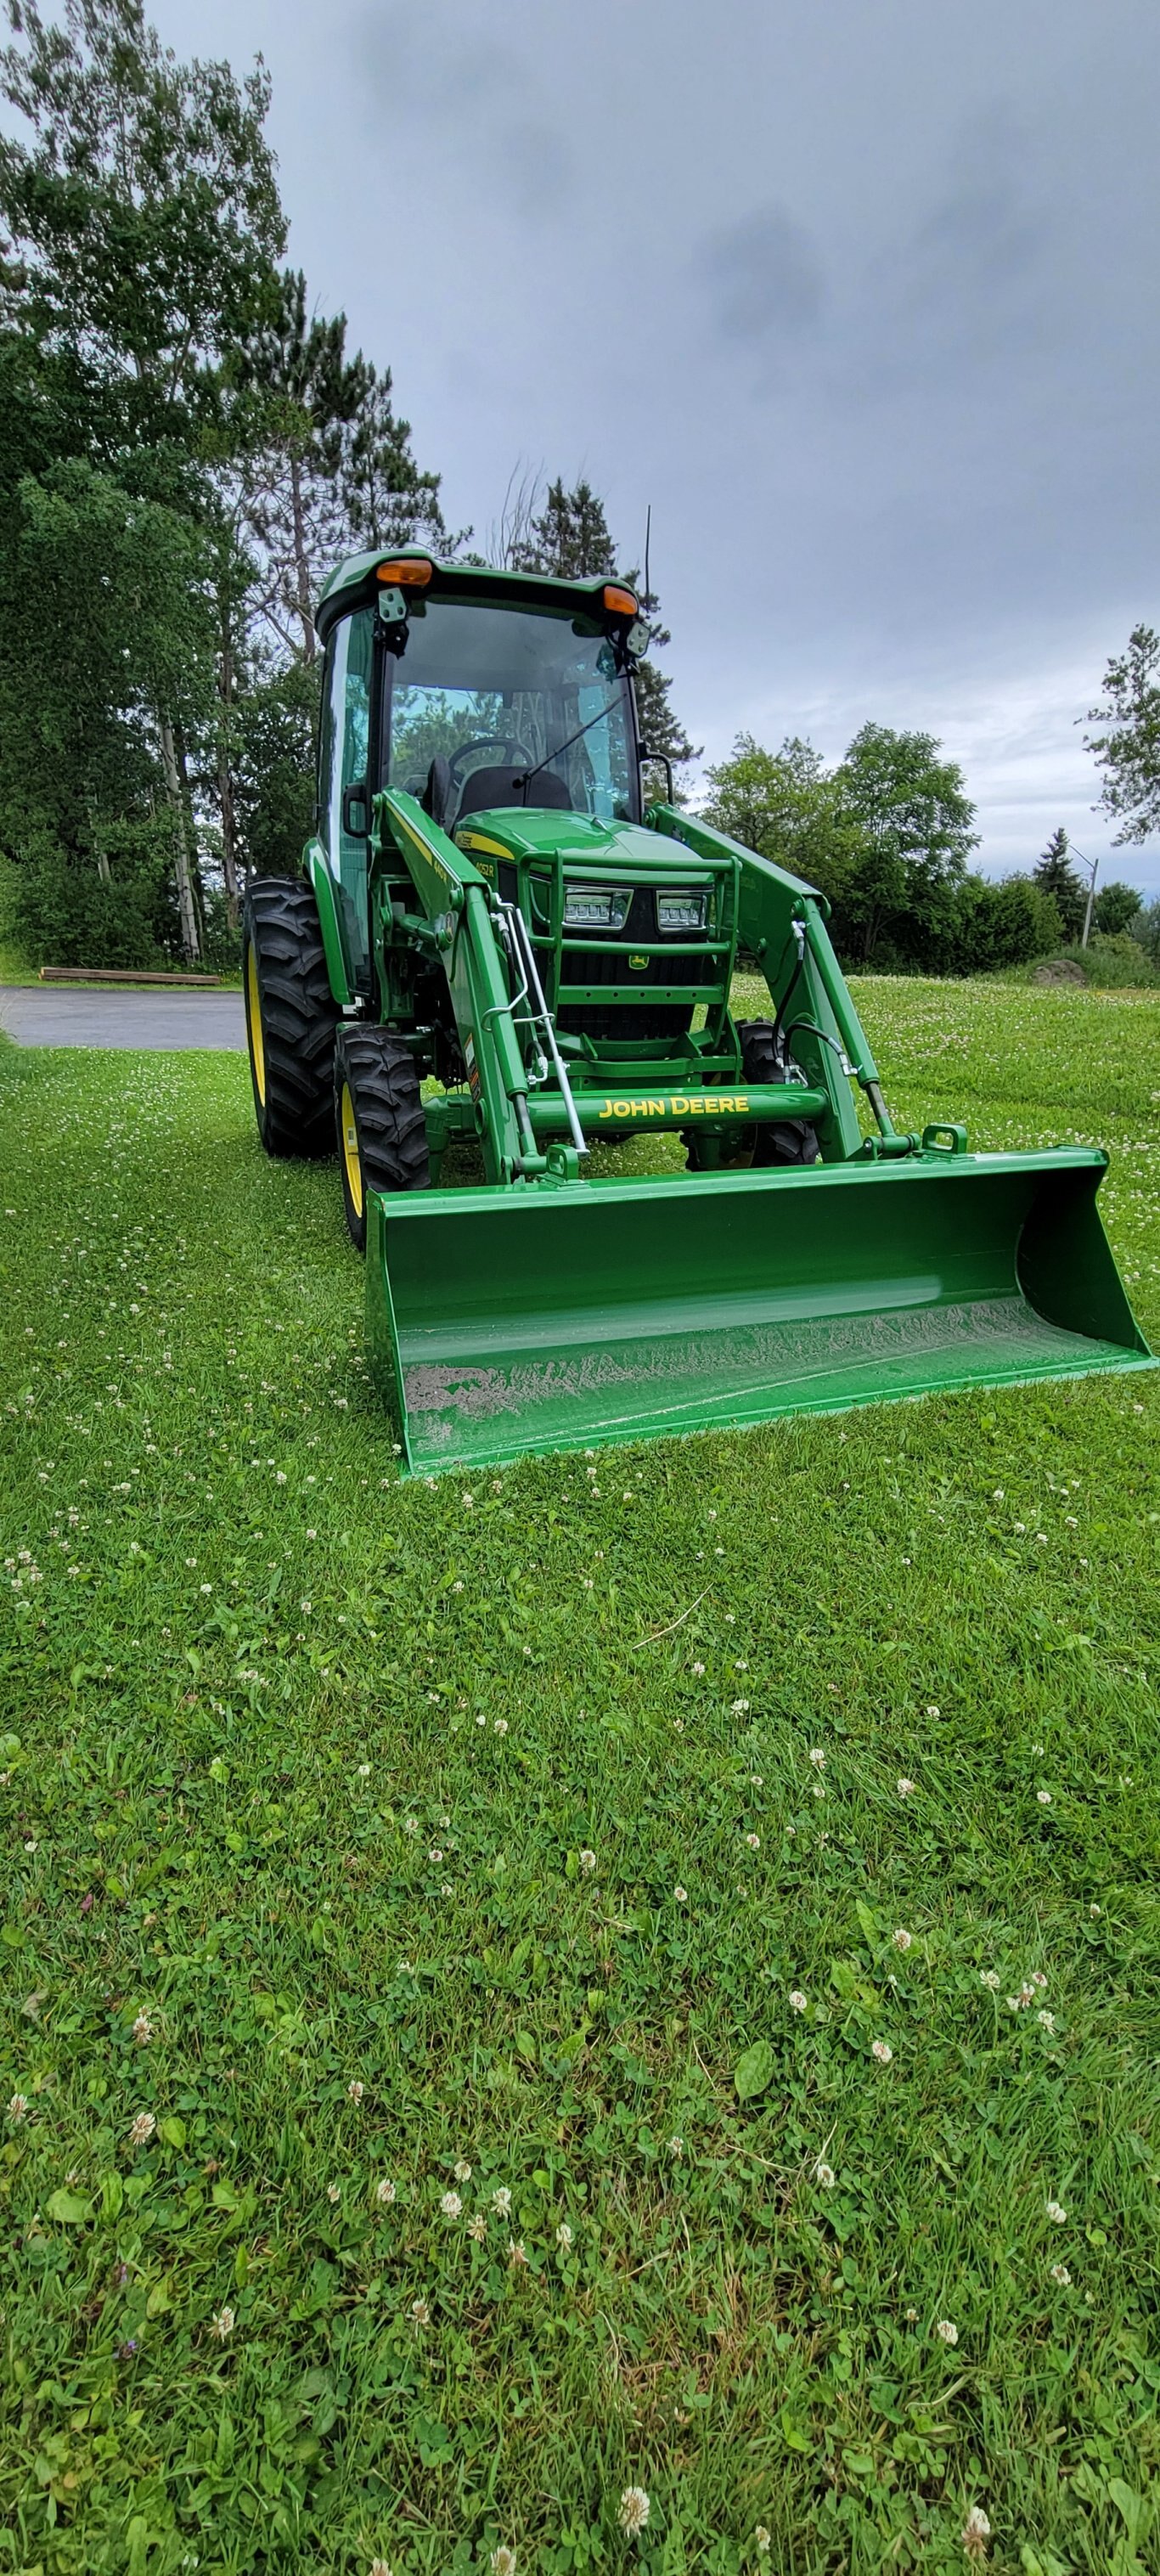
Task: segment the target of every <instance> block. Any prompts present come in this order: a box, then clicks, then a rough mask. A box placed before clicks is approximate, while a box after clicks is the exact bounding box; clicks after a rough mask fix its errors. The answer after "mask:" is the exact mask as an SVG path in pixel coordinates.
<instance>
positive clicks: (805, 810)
mask: <svg viewBox="0 0 1160 2576" xmlns="http://www.w3.org/2000/svg"><path fill="white" fill-rule="evenodd" d="M706 780H707V784H708V789H709V794H708V797H707V799H706V803H705V807H704V813H705V820H706V822H708V823H711V824H712V825H713V826H714V827H715V829H716V830H717V831H719V832H728V833H730V834H731V835H732V837H733V839H734V840H735V841H741V842H742V843H743V844H744V846H745V848H746V849H749V850H757V851H759V852H760V854H761V856H762V857H763V858H767V859H775V860H776V861H777V863H778V865H779V866H780V867H784V868H788V869H789V870H790V872H791V874H792V875H794V876H800V877H803V878H804V879H805V880H806V882H807V884H809V885H812V886H817V888H818V889H819V892H820V893H822V894H824V895H826V896H827V897H828V898H829V900H830V902H831V903H834V902H837V901H838V900H839V899H840V897H841V893H842V889H843V888H844V886H845V884H846V882H847V879H848V877H849V874H850V871H851V868H852V867H853V866H854V865H855V864H856V861H857V858H858V856H859V854H860V850H861V832H860V828H859V826H858V825H857V824H856V823H853V822H852V821H851V819H850V818H849V816H848V815H847V814H846V813H845V812H844V810H843V807H842V800H841V793H840V789H839V786H838V782H837V780H836V779H835V777H834V775H833V773H832V772H830V771H827V770H826V769H825V768H824V766H823V763H822V760H821V756H820V754H819V753H818V752H816V751H815V750H814V747H813V744H812V743H809V742H802V741H801V740H800V739H799V738H798V737H796V736H792V737H790V738H789V739H788V740H787V741H785V742H783V744H782V747H781V750H780V751H779V752H773V751H764V750H763V749H762V746H761V744H760V743H759V742H756V741H755V740H754V737H753V735H752V734H748V733H742V734H738V736H737V739H736V741H735V743H734V745H733V750H732V753H731V755H730V757H729V759H728V760H725V761H721V762H719V763H718V765H717V766H716V767H715V768H711V769H709V770H707V771H706Z"/></svg>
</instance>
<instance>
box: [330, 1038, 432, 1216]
mask: <svg viewBox="0 0 1160 2576" xmlns="http://www.w3.org/2000/svg"><path fill="white" fill-rule="evenodd" d="M334 1132H335V1136H336V1138H337V1141H338V1167H339V1171H340V1173H341V1175H342V1203H343V1207H344V1208H345V1210H346V1222H347V1230H348V1232H349V1235H350V1239H351V1242H352V1243H353V1244H354V1245H355V1246H356V1247H357V1249H358V1251H359V1252H365V1251H366V1242H367V1193H368V1191H370V1190H426V1189H429V1188H430V1186H431V1165H430V1161H429V1158H428V1153H427V1121H426V1118H425V1117H424V1114H423V1097H422V1093H421V1091H420V1088H419V1076H418V1074H417V1073H416V1071H415V1061H414V1057H413V1056H412V1054H411V1050H410V1048H409V1047H408V1046H405V1045H404V1043H403V1040H402V1039H401V1038H396V1037H392V1035H391V1032H390V1030H389V1029H372V1028H360V1027H359V1025H358V1023H357V1022H355V1023H354V1024H353V1025H352V1024H351V1022H349V1021H347V1022H346V1023H345V1024H344V1026H343V1027H342V1028H341V1029H340V1030H339V1033H338V1042H337V1045H336V1047H335V1050H334Z"/></svg>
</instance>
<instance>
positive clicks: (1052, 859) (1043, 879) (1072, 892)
mask: <svg viewBox="0 0 1160 2576" xmlns="http://www.w3.org/2000/svg"><path fill="white" fill-rule="evenodd" d="M1068 848H1069V843H1068V837H1067V833H1066V832H1065V830H1064V828H1063V825H1062V823H1059V824H1057V826H1056V828H1055V830H1054V832H1053V833H1052V835H1051V838H1050V840H1049V842H1048V844H1047V847H1046V849H1045V850H1044V852H1043V856H1042V858H1041V859H1040V860H1039V862H1038V865H1037V866H1036V868H1035V871H1034V874H1035V883H1036V885H1037V886H1039V887H1040V889H1041V891H1042V892H1043V893H1044V894H1049V895H1052V896H1053V897H1054V900H1055V903H1056V906H1057V908H1058V912H1059V918H1060V921H1061V922H1062V924H1063V933H1064V937H1065V939H1078V938H1079V936H1080V933H1081V931H1082V930H1083V926H1084V920H1085V918H1086V915H1087V887H1086V886H1085V885H1084V884H1083V882H1082V880H1081V879H1080V878H1079V877H1078V876H1077V875H1076V872H1075V869H1074V868H1073V866H1072V864H1071V860H1070V859H1069V857H1068V855H1067V853H1068Z"/></svg>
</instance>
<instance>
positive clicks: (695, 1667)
mask: <svg viewBox="0 0 1160 2576" xmlns="http://www.w3.org/2000/svg"><path fill="white" fill-rule="evenodd" d="M689 1670H690V1672H694V1673H696V1674H697V1676H698V1678H699V1677H700V1675H701V1674H702V1673H703V1672H704V1670H705V1667H704V1665H703V1664H691V1665H690V1667H689Z"/></svg>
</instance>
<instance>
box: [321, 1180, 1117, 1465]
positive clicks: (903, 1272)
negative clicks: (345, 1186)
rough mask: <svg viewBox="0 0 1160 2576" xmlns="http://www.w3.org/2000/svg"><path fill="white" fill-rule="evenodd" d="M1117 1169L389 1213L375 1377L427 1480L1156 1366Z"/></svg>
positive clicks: (570, 1197)
mask: <svg viewBox="0 0 1160 2576" xmlns="http://www.w3.org/2000/svg"><path fill="white" fill-rule="evenodd" d="M1106 1162H1107V1157H1106V1156H1105V1155H1104V1154H1102V1153H1098V1152H1093V1151H1090V1150H1087V1149H1080V1148H1078V1147H1077V1148H1072V1147H1063V1148H1060V1149H1059V1150H1058V1151H1055V1152H1051V1153H1041V1154H987V1155H974V1154H967V1153H955V1154H944V1153H937V1152H929V1153H924V1154H917V1155H914V1156H913V1157H911V1158H909V1159H906V1160H897V1161H890V1162H887V1161H883V1162H863V1161H861V1160H859V1161H857V1162H847V1163H831V1164H818V1165H815V1166H814V1167H813V1168H812V1169H807V1170H800V1169H799V1170H796V1171H795V1170H784V1171H778V1170H765V1171H757V1172H744V1173H709V1174H705V1175H701V1176H696V1177H692V1176H690V1177H685V1176H681V1177H679V1178H678V1177H674V1178H673V1180H671V1181H668V1180H655V1179H650V1180H647V1181H635V1182H634V1181H594V1182H580V1183H575V1182H573V1183H569V1184H566V1185H564V1186H561V1187H558V1188H548V1187H533V1188H527V1189H504V1190H496V1189H486V1190H435V1191H430V1192H425V1193H423V1194H422V1195H421V1196H415V1197H404V1196H402V1195H401V1194H399V1195H395V1194H391V1195H389V1196H385V1197H384V1196H378V1195H372V1196H371V1198H370V1200H369V1220H370V1222H369V1229H368V1243H367V1298H368V1333H369V1342H370V1350H371V1357H372V1366H373V1367H374V1370H375V1374H376V1377H377V1379H378V1381H379V1383H380V1384H381V1385H382V1387H383V1389H384V1392H385V1393H386V1394H387V1395H388V1397H389V1399H390V1400H391V1401H393V1404H394V1406H395V1409H396V1412H397V1414H398V1418H399V1421H400V1425H401V1431H402V1437H403V1441H404V1444H405V1452H406V1458H407V1464H408V1468H409V1470H410V1472H412V1473H415V1474H434V1473H437V1472H438V1471H439V1470H440V1469H443V1468H449V1467H454V1468H457V1469H458V1470H459V1471H460V1472H470V1471H471V1470H472V1469H475V1468H480V1467H484V1466H491V1465H495V1464H500V1463H502V1462H503V1461H505V1460H508V1459H511V1458H515V1457H517V1456H519V1455H520V1454H521V1453H523V1452H525V1451H528V1450H531V1451H540V1452H544V1451H552V1450H557V1449H583V1448H586V1447H591V1446H594V1445H595V1444H596V1443H598V1442H604V1441H612V1440H639V1439H643V1438H647V1437H652V1436H655V1435H658V1434H670V1435H671V1434H675V1433H681V1432H687V1431H695V1430H704V1429H708V1428H713V1429H722V1428H724V1427H726V1426H727V1425H730V1424H740V1423H753V1422H769V1421H773V1420H775V1419H776V1418H777V1417H778V1416H779V1415H781V1414H790V1413H801V1412H831V1411H840V1410H842V1409H844V1408H845V1407H847V1406H850V1405H857V1404H870V1403H880V1402H883V1401H885V1400H888V1399H891V1398H895V1397H900V1396H916V1395H926V1394H930V1393H932V1392H937V1391H940V1390H943V1389H947V1388H952V1387H967V1386H975V1385H985V1386H1000V1385H1015V1384H1019V1383H1021V1382H1023V1381H1026V1380H1030V1379H1034V1378H1067V1377H1079V1376H1083V1375H1084V1374H1086V1373H1087V1372H1088V1371H1090V1370H1098V1369H1130V1368H1144V1367H1148V1366H1152V1365H1155V1363H1154V1362H1152V1361H1151V1359H1150V1355H1149V1352H1148V1349H1147V1345H1146V1343H1145V1342H1144V1341H1143V1339H1142V1337H1141V1335H1140V1333H1139V1332H1138V1330H1137V1328H1136V1325H1135V1323H1134V1321H1133V1318H1132V1314H1131V1311H1130V1309H1129V1306H1128V1302H1127V1299H1126V1297H1125V1295H1124V1291H1123V1288H1122V1286H1121V1284H1120V1280H1119V1276H1118V1274H1117V1271H1116V1266H1115V1263H1114V1261H1113V1259H1112V1255H1111V1252H1110V1250H1109V1248H1108V1243H1107V1239H1106V1236H1105V1234H1104V1230H1103V1226H1102V1224H1101V1222H1100V1218H1099V1215H1098V1212H1097V1209H1096V1191H1097V1189H1098V1187H1099V1184H1100V1181H1101V1179H1102V1177H1103V1173H1104V1170H1105V1168H1106Z"/></svg>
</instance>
